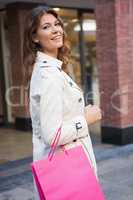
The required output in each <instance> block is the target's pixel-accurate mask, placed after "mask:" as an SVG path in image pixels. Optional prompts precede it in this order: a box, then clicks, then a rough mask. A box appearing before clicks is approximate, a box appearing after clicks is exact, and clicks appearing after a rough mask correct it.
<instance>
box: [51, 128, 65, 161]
mask: <svg viewBox="0 0 133 200" xmlns="http://www.w3.org/2000/svg"><path fill="white" fill-rule="evenodd" d="M61 127H62V125H61V126H60V127H59V128H58V130H57V132H56V135H55V138H54V140H53V142H52V144H51V147H50V152H49V154H48V159H49V161H51V160H52V158H53V156H54V153H55V150H56V148H57V145H58V143H59V139H60V135H61ZM61 148H62V150H63V151H64V152H65V154H68V152H67V151H66V149H65V147H64V145H61Z"/></svg>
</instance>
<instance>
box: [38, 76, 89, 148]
mask: <svg viewBox="0 0 133 200" xmlns="http://www.w3.org/2000/svg"><path fill="white" fill-rule="evenodd" d="M62 81H63V80H62V79H61V78H60V77H56V78H55V76H53V77H49V78H47V79H43V81H42V89H41V91H42V94H41V100H40V121H41V134H42V138H43V139H44V142H45V143H46V144H48V145H51V143H52V141H53V139H54V138H55V135H56V132H57V130H58V128H59V127H60V126H61V125H62V129H61V136H60V140H59V143H58V145H62V144H67V143H70V142H72V141H73V140H75V139H77V138H80V137H85V136H87V135H88V125H87V122H86V119H85V116H83V115H78V116H75V117H73V118H71V119H69V120H67V121H66V120H65V121H64V120H63V109H64V107H63V82H62Z"/></svg>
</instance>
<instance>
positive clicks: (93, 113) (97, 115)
mask: <svg viewBox="0 0 133 200" xmlns="http://www.w3.org/2000/svg"><path fill="white" fill-rule="evenodd" d="M85 118H86V121H87V124H88V125H91V124H93V123H95V122H97V121H99V120H101V118H102V112H101V109H100V108H99V107H98V106H96V105H91V104H89V105H88V106H86V107H85Z"/></svg>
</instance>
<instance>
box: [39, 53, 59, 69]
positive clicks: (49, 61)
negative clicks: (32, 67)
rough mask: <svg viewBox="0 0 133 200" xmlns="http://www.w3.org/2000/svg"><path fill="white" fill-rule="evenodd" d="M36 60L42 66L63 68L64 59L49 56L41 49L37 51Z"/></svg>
mask: <svg viewBox="0 0 133 200" xmlns="http://www.w3.org/2000/svg"><path fill="white" fill-rule="evenodd" d="M36 62H37V63H38V64H39V66H40V67H42V68H43V67H57V68H59V69H61V66H62V63H63V62H62V61H61V60H59V59H57V58H54V57H52V56H49V55H47V54H45V53H43V52H41V51H38V52H37V57H36Z"/></svg>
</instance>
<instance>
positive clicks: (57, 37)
mask: <svg viewBox="0 0 133 200" xmlns="http://www.w3.org/2000/svg"><path fill="white" fill-rule="evenodd" d="M60 37H61V36H56V37H55V38H52V40H56V39H59V38H60Z"/></svg>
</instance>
